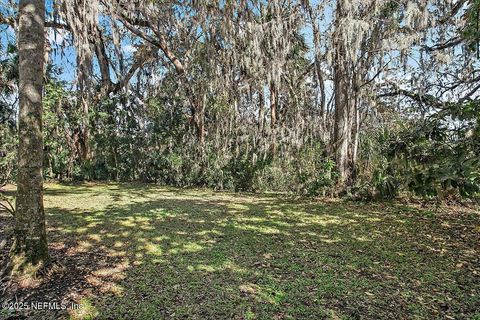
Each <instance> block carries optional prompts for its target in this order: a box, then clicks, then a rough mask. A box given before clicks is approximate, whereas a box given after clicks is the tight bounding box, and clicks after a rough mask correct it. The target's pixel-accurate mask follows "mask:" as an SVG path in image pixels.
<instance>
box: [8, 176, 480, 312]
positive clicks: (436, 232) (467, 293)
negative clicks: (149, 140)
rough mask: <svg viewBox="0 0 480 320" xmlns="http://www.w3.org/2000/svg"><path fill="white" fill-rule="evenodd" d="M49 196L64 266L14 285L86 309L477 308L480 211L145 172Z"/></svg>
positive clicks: (30, 295) (54, 246) (50, 189)
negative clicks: (135, 179)
mask: <svg viewBox="0 0 480 320" xmlns="http://www.w3.org/2000/svg"><path fill="white" fill-rule="evenodd" d="M45 199H46V208H47V209H46V211H47V220H48V229H49V240H50V251H51V254H52V256H53V257H54V259H55V261H56V262H57V266H59V267H57V268H55V269H54V270H53V271H52V273H51V274H50V275H49V277H48V278H47V279H45V280H44V281H43V282H42V283H40V284H39V285H37V286H36V287H35V288H34V289H31V288H23V289H22V288H19V289H18V290H17V291H16V292H10V293H9V294H10V296H12V295H17V296H19V297H22V298H23V299H24V301H38V300H41V301H44V300H45V299H51V300H55V301H59V300H61V301H75V302H80V303H82V308H80V309H79V310H77V311H70V314H71V316H73V317H76V318H89V317H90V318H100V319H133V318H137V319H163V318H184V319H224V318H226V319H254V318H259V319H321V318H352V319H356V318H363V319H365V318H367V319H378V318H385V319H387V318H409V317H411V316H412V315H413V316H417V317H422V318H438V317H444V316H451V317H460V318H462V317H472V316H474V315H475V310H478V309H479V307H480V302H479V298H478V297H479V293H480V292H479V284H478V283H479V282H478V272H480V270H479V267H478V266H479V264H478V253H479V252H478V249H479V248H478V242H477V241H478V237H477V235H476V234H475V233H471V232H464V230H465V228H466V227H469V224H470V223H472V224H471V225H470V226H473V225H475V223H476V224H478V215H468V216H464V217H463V218H462V219H463V220H460V219H453V218H448V217H441V219H440V218H438V217H432V216H429V215H427V216H426V215H425V214H424V213H423V212H418V211H417V210H412V209H411V208H408V207H402V206H398V205H390V206H384V205H382V204H375V205H359V204H354V203H341V202H338V203H310V202H306V201H289V200H282V199H281V196H275V195H261V196H251V195H245V194H229V193H214V192H212V191H208V190H183V189H182V190H179V189H174V188H164V187H157V186H154V185H144V184H135V185H132V184H89V185H49V186H47V188H46V192H45ZM449 219H450V220H449ZM28 315H29V316H30V317H31V318H35V317H37V318H38V319H46V318H48V317H51V318H57V317H58V316H59V315H60V316H65V313H64V312H57V313H53V312H50V311H44V312H38V311H35V312H30V313H28Z"/></svg>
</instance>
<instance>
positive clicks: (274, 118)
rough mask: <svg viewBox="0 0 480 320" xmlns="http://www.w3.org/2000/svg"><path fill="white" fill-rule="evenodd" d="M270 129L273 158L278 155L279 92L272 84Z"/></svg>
mask: <svg viewBox="0 0 480 320" xmlns="http://www.w3.org/2000/svg"><path fill="white" fill-rule="evenodd" d="M270 128H271V129H272V130H271V131H272V143H271V145H270V152H271V154H272V155H273V156H275V154H276V153H277V141H276V140H277V134H276V128H277V91H276V88H275V85H273V84H270Z"/></svg>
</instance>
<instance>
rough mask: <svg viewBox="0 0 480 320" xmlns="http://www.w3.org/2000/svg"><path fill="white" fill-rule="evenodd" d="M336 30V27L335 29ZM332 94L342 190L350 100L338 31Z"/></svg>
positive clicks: (341, 13) (346, 173) (349, 131)
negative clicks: (333, 96)
mask: <svg viewBox="0 0 480 320" xmlns="http://www.w3.org/2000/svg"><path fill="white" fill-rule="evenodd" d="M344 15H345V13H344V11H343V6H342V1H338V2H337V10H336V25H337V26H338V25H339V23H340V22H341V20H342V19H343V18H344ZM337 28H338V27H337ZM334 50H335V51H334V61H335V63H334V66H333V67H334V92H335V122H334V129H333V141H332V142H333V152H334V155H335V162H336V165H337V170H338V173H339V175H340V177H339V181H338V182H339V185H340V188H341V189H343V187H345V185H346V184H347V182H348V179H349V178H350V173H351V172H350V171H351V170H350V161H349V153H348V149H349V146H350V142H351V137H352V135H351V134H352V125H353V122H352V98H353V97H350V95H349V93H350V88H349V84H350V82H349V72H348V71H349V70H348V67H349V66H348V64H349V63H348V57H347V51H346V48H345V44H344V42H343V39H342V38H341V35H340V34H339V30H338V29H336V30H335V32H334Z"/></svg>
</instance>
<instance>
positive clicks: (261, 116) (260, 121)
mask: <svg viewBox="0 0 480 320" xmlns="http://www.w3.org/2000/svg"><path fill="white" fill-rule="evenodd" d="M264 108H265V97H264V95H263V87H262V88H260V90H259V91H258V132H259V135H261V134H262V132H263V123H264V121H265V110H264Z"/></svg>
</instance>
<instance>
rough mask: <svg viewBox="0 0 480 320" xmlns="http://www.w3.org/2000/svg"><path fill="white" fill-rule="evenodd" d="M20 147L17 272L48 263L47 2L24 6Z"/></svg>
mask: <svg viewBox="0 0 480 320" xmlns="http://www.w3.org/2000/svg"><path fill="white" fill-rule="evenodd" d="M19 17H20V18H19V27H18V49H19V97H20V100H19V108H20V111H19V119H18V123H19V146H18V175H17V184H18V185H17V200H16V213H15V230H14V243H13V246H12V250H11V258H12V259H11V267H12V268H13V271H21V272H23V271H27V270H28V271H30V272H33V270H31V268H27V267H28V266H35V267H39V266H41V265H44V264H45V263H47V262H48V260H49V257H48V247H47V234H46V229H45V213H44V209H43V177H42V168H43V136H42V93H43V66H44V59H45V58H44V47H45V34H44V31H43V30H44V23H45V22H44V21H45V2H44V0H20V3H19Z"/></svg>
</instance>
